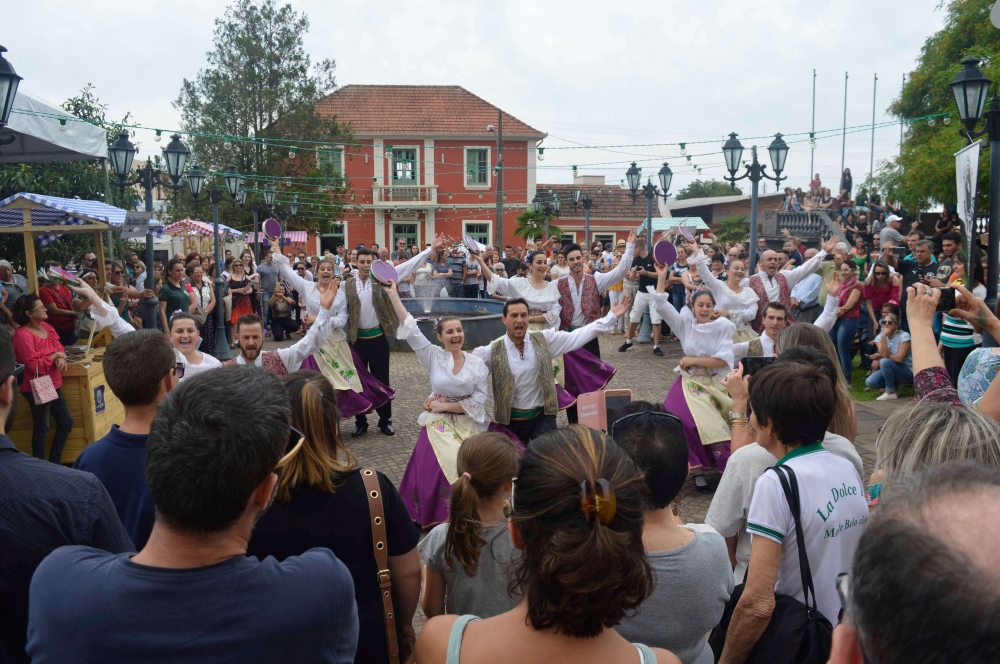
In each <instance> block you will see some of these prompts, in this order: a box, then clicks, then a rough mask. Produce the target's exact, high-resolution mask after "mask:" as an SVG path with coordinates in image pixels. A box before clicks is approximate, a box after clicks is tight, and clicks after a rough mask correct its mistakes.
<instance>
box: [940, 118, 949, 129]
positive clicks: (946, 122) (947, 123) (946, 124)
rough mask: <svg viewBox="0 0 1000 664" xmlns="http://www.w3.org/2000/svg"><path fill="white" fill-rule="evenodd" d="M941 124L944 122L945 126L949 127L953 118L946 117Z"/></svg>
mask: <svg viewBox="0 0 1000 664" xmlns="http://www.w3.org/2000/svg"><path fill="white" fill-rule="evenodd" d="M941 122H943V123H944V125H945V126H946V127H947V126H948V125H950V124H951V116H945V118H944V120H942V121H941Z"/></svg>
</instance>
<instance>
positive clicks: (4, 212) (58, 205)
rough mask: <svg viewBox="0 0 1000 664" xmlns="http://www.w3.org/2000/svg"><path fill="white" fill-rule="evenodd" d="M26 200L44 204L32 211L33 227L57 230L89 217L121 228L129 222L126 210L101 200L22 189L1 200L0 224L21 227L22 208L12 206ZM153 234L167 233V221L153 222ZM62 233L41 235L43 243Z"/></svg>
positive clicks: (22, 219)
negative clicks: (165, 228)
mask: <svg viewBox="0 0 1000 664" xmlns="http://www.w3.org/2000/svg"><path fill="white" fill-rule="evenodd" d="M22 198H23V199H26V200H29V201H31V202H32V203H37V204H39V205H42V206H43V207H40V208H34V209H32V211H31V226H32V227H33V228H37V227H39V226H52V227H53V229H52V230H53V231H55V230H57V228H58V227H59V226H79V225H80V224H85V223H87V222H88V221H89V220H96V221H102V222H104V223H106V224H108V225H109V226H113V227H119V226H121V225H122V224H123V223H125V210H122V209H121V208H117V207H115V206H113V205H108V204H107V203H101V202H100V201H86V200H82V199H79V198H60V197H58V196H42V195H41V194H32V193H28V192H23V191H22V192H20V193H17V194H14V195H13V196H8V197H7V198H5V199H3V200H2V201H0V226H2V227H6V228H20V227H23V226H24V218H23V216H22V214H21V210H20V209H17V208H11V207H9V205H10V204H11V203H13V202H14V201H16V200H18V199H22ZM149 226H150V229H151V231H152V234H153V235H154V236H155V237H162V236H163V224H162V223H160V222H159V221H151V222H150V223H149ZM60 235H61V234H60V233H53V234H51V235H39V236H38V238H37V239H38V244H39V246H42V247H44V246H46V245H48V244H51V243H52V242H54V241H55V240H56V239H58V238H59V237H60Z"/></svg>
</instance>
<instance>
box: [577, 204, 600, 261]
mask: <svg viewBox="0 0 1000 664" xmlns="http://www.w3.org/2000/svg"><path fill="white" fill-rule="evenodd" d="M581 196H582V197H583V198H581ZM581 202H582V203H583V242H584V246H585V247H586V248H587V251H590V208H593V207H597V205H596V204H595V203H594V201H593V200H592V199H591V198H590V196H588V195H587V194H584V193H583V192H582V191H580V190H579V189H576V190H575V191H574V192H573V209H574V210H575V209H576V206H577V205H578V204H579V203H581Z"/></svg>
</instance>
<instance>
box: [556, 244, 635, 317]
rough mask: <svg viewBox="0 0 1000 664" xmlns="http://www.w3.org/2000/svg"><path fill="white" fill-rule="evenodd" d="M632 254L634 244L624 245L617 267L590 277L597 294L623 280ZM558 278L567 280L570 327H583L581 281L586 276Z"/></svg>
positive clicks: (629, 266) (629, 265) (570, 275)
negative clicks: (595, 286)
mask: <svg viewBox="0 0 1000 664" xmlns="http://www.w3.org/2000/svg"><path fill="white" fill-rule="evenodd" d="M634 252H635V244H634V243H632V242H629V243H628V244H626V245H625V253H624V254H622V258H621V260H620V261H618V267H616V268H615V269H613V270H611V271H610V272H597V273H596V274H592V275H591V276H592V277H594V281H596V282H597V292H598V293H603V292H604V291H606V290H607V289H608V286H614V285H615V284H617V283H618V282H619V281H621V280H622V279H624V278H625V275H626V274H627V273H628V271H629V269H630V268H631V266H632V254H633V253H634ZM560 278H561V279H569V296H570V298H571V299H572V300H573V320H572V321H570V325H571V326H572V327H583V326H584V325H586V324H587V319H586V318H584V316H583V280H584V279H586V278H587V275H583V276H582V277H581V278H580V281H577V280H576V279H574V278H573V273H572V272H571V273H570V274H569V275H567V276H565V277H560Z"/></svg>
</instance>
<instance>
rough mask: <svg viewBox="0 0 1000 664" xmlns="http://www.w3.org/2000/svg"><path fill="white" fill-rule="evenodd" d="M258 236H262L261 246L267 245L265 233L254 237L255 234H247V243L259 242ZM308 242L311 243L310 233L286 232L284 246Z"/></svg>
mask: <svg viewBox="0 0 1000 664" xmlns="http://www.w3.org/2000/svg"><path fill="white" fill-rule="evenodd" d="M257 236H260V240H259V241H260V243H261V244H264V245H266V244H267V243H268V242H267V238H266V237H265V236H264V233H257V235H254V234H253V233H247V237H246V240H245V241H246V242H249V243H252V242H257V241H258V240H257ZM308 241H309V233H307V232H305V231H286V232H285V239H284V242H283V244H285V245H289V244H305V243H306V242H308Z"/></svg>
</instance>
